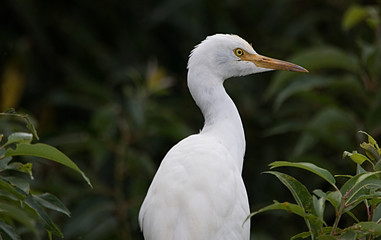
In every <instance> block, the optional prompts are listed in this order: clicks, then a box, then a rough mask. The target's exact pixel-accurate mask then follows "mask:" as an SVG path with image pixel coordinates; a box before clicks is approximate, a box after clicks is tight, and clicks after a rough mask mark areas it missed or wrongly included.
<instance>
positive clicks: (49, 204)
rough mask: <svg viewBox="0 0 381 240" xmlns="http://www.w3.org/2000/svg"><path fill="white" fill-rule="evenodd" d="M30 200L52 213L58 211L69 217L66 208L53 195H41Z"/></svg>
mask: <svg viewBox="0 0 381 240" xmlns="http://www.w3.org/2000/svg"><path fill="white" fill-rule="evenodd" d="M32 198H33V199H34V200H35V201H36V202H37V203H39V204H40V205H41V206H43V207H45V208H49V209H51V210H54V211H58V212H61V213H64V214H66V215H67V216H68V217H70V211H69V210H68V209H67V208H66V206H65V205H64V204H63V203H62V202H61V201H60V200H59V199H58V198H57V197H56V196H54V195H53V194H50V193H43V194H39V195H33V196H32Z"/></svg>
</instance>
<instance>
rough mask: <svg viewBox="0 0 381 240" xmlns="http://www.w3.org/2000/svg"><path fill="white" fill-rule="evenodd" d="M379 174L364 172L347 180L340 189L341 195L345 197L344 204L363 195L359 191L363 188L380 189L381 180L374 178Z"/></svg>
mask: <svg viewBox="0 0 381 240" xmlns="http://www.w3.org/2000/svg"><path fill="white" fill-rule="evenodd" d="M379 173H380V172H366V173H361V174H358V175H356V176H354V177H353V178H351V179H349V180H348V181H347V182H346V183H345V184H344V185H343V186H342V188H341V189H340V192H341V194H342V195H343V196H345V197H346V204H349V203H350V202H353V201H356V199H358V198H360V197H361V196H362V195H363V194H364V192H361V190H362V189H364V188H365V187H369V186H373V187H375V188H379V187H381V180H380V179H379V178H378V177H377V176H376V175H378V174H379Z"/></svg>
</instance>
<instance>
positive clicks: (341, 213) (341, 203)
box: [331, 196, 345, 236]
mask: <svg viewBox="0 0 381 240" xmlns="http://www.w3.org/2000/svg"><path fill="white" fill-rule="evenodd" d="M344 208H345V196H344V197H342V198H341V202H340V207H339V210H338V211H337V212H336V219H335V222H334V223H333V227H332V231H331V236H334V235H335V234H336V229H337V227H338V225H339V222H340V218H341V216H342V215H343V211H344Z"/></svg>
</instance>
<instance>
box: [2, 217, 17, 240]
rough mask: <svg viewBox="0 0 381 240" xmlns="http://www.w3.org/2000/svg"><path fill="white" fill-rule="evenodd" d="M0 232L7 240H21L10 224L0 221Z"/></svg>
mask: <svg viewBox="0 0 381 240" xmlns="http://www.w3.org/2000/svg"><path fill="white" fill-rule="evenodd" d="M0 230H1V232H2V234H4V237H5V239H11V240H20V239H21V238H20V236H19V235H18V234H17V232H16V231H15V229H14V228H13V227H11V226H9V225H8V224H5V223H4V222H2V221H0ZM2 234H0V239H3V238H2Z"/></svg>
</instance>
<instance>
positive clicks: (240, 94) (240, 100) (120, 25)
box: [0, 0, 381, 240]
mask: <svg viewBox="0 0 381 240" xmlns="http://www.w3.org/2000/svg"><path fill="white" fill-rule="evenodd" d="M380 5H381V1H380V0H376V1H375V0H373V1H370V0H368V1H365V0H364V1H360V0H315V1H305V0H272V1H259V0H239V1H234V0H219V1H217V0H161V1H156V0H155V1H154V0H139V1H138V0H126V1H118V0H108V1H90V0H79V1H73V0H66V1H63V0H56V1H31V0H4V1H2V2H1V3H0V26H1V28H0V84H1V85H0V87H1V92H0V108H1V111H4V110H6V109H8V108H10V107H13V108H15V109H16V110H17V111H19V112H25V113H28V114H30V115H32V116H33V117H34V118H35V120H36V122H37V123H38V126H37V129H38V132H39V135H40V139H41V142H45V143H48V144H51V145H53V146H56V147H58V148H59V149H60V150H61V151H63V152H64V153H66V154H67V155H68V156H69V157H70V158H71V159H72V160H73V161H75V162H76V163H77V164H78V165H79V166H80V168H81V169H82V170H83V171H84V172H85V173H86V175H87V176H89V177H90V178H91V181H92V183H93V186H94V189H89V188H88V187H87V186H86V184H85V183H84V182H83V181H82V179H80V177H78V176H77V175H76V174H75V173H72V172H70V170H66V169H64V168H62V167H59V166H57V165H56V164H54V163H51V165H47V164H45V163H44V164H42V163H40V162H39V160H37V159H32V161H33V164H34V171H35V172H34V176H35V180H34V181H33V182H32V184H33V185H34V188H35V189H39V190H41V191H49V192H51V193H54V194H55V195H56V196H58V197H59V198H60V199H61V200H63V201H64V203H65V204H66V206H67V207H68V208H69V209H70V210H71V211H72V216H71V218H68V217H66V216H61V215H57V216H55V215H53V218H54V220H55V222H57V223H58V225H59V226H60V227H61V229H62V231H63V233H64V235H65V239H92V240H98V239H99V240H101V239H102V240H106V239H122V240H125V239H142V236H141V233H140V230H139V227H138V222H137V215H138V210H139V207H140V204H141V202H142V200H143V198H144V196H145V193H146V191H147V188H148V186H149V184H150V181H151V180H152V177H153V175H154V173H155V171H156V169H157V167H158V165H159V164H160V161H161V159H162V158H163V156H164V155H165V153H166V152H167V151H168V150H169V148H170V147H171V146H172V145H174V144H175V143H177V142H178V141H179V140H180V139H182V138H184V137H185V136H187V135H189V134H192V133H196V132H198V130H199V129H200V128H201V127H202V123H203V119H202V115H201V113H200V112H199V109H198V108H197V107H196V105H195V104H194V103H193V100H192V99H191V97H190V94H189V93H188V89H187V86H186V64H187V58H188V55H189V53H190V51H191V50H192V48H193V46H194V45H196V44H198V43H199V42H200V41H201V40H203V39H204V38H205V37H206V36H208V35H211V34H214V33H235V34H238V35H240V36H242V37H243V38H245V39H246V40H248V41H249V42H252V43H253V46H254V48H255V49H256V50H257V52H259V53H260V54H263V55H267V56H270V57H274V58H278V59H283V60H288V61H292V62H294V63H297V64H300V65H301V66H303V67H305V68H307V69H308V70H310V73H309V74H293V73H285V72H273V73H263V74H257V75H254V76H248V77H244V78H240V79H234V80H229V81H227V82H226V84H225V85H226V88H227V89H228V92H229V93H230V95H231V96H232V98H233V100H234V101H235V102H236V104H237V106H238V109H239V110H240V113H241V116H242V120H243V124H244V126H245V131H246V138H247V154H246V158H245V165H244V172H243V177H244V180H245V183H246V186H247V190H248V193H249V198H250V205H251V209H252V211H254V210H257V209H258V208H260V207H263V206H265V205H267V204H269V203H271V201H272V200H273V199H278V200H280V201H291V199H292V196H291V195H290V193H289V192H288V190H287V189H286V188H284V187H283V186H282V185H281V184H280V183H279V182H278V181H277V179H275V178H273V177H271V176H267V175H261V174H260V173H261V172H263V171H265V170H268V167H267V165H268V164H269V163H271V162H273V161H276V160H290V161H310V162H313V163H316V164H318V165H320V166H322V167H325V168H327V169H329V170H331V171H332V172H334V173H336V174H352V173H353V171H354V169H355V165H354V164H352V163H349V161H348V160H343V159H342V157H341V154H342V152H343V151H344V150H354V149H357V148H358V143H359V142H360V141H361V139H358V137H359V135H358V134H357V131H358V130H360V129H361V130H365V131H367V132H368V133H370V134H371V135H373V137H375V138H376V139H380V134H381V92H380V80H381V79H380V76H381V23H380V10H381V9H380ZM0 121H1V120H0ZM9 128H14V129H9ZM17 128H20V127H19V126H18V125H15V126H9V125H7V129H4V128H3V129H0V130H1V132H3V133H5V134H6V133H7V132H9V131H10V130H15V129H16V130H17ZM298 174H299V180H301V181H302V182H303V183H304V184H307V186H308V187H310V188H311V189H314V188H324V187H326V188H327V187H329V186H325V185H323V184H324V183H323V182H322V181H320V179H318V178H314V177H312V176H311V178H310V177H306V176H303V175H302V174H305V173H304V172H302V171H301V172H299V171H296V172H295V173H293V175H294V176H298ZM297 178H298V177H297ZM311 189H310V190H311ZM327 214H333V213H327ZM305 230H307V229H306V227H305V226H304V224H303V222H302V219H298V218H297V217H294V216H292V215H287V214H284V213H278V212H273V213H267V214H263V215H258V216H255V217H254V218H253V219H252V235H253V237H255V239H287V238H289V237H290V236H293V235H294V234H296V233H298V232H301V231H305Z"/></svg>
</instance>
